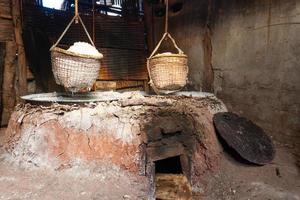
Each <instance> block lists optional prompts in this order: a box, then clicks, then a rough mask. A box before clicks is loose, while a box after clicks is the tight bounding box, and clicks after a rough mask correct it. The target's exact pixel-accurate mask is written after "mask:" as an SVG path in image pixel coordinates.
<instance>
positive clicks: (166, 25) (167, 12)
mask: <svg viewBox="0 0 300 200" xmlns="http://www.w3.org/2000/svg"><path fill="white" fill-rule="evenodd" d="M168 20H169V0H166V17H165V33H167V32H168V28H169V27H168V26H169V21H168Z"/></svg>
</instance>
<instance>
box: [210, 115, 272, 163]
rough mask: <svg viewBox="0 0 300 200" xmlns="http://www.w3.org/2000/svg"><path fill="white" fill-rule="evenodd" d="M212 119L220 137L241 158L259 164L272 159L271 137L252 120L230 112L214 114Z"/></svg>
mask: <svg viewBox="0 0 300 200" xmlns="http://www.w3.org/2000/svg"><path fill="white" fill-rule="evenodd" d="M213 121H214V125H215V127H216V129H217V132H218V134H219V135H220V137H221V138H223V139H224V140H225V142H226V143H227V144H228V145H229V146H230V147H231V148H233V149H234V150H235V151H236V152H237V153H238V154H239V155H240V156H241V157H242V158H244V159H246V160H247V161H249V162H251V163H255V164H259V165H264V164H267V163H270V162H271V161H272V160H273V159H274V156H275V149H274V145H273V143H272V141H271V139H270V138H269V137H268V135H267V134H266V133H265V132H264V131H263V129H262V128H260V127H259V126H257V125H256V124H254V123H253V122H252V121H250V120H248V119H246V118H244V117H240V116H238V115H237V114H234V113H230V112H222V113H217V114H215V115H214V117H213Z"/></svg>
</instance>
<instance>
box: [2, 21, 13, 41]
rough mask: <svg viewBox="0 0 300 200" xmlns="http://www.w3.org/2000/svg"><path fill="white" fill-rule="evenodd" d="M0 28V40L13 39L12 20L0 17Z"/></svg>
mask: <svg viewBox="0 0 300 200" xmlns="http://www.w3.org/2000/svg"><path fill="white" fill-rule="evenodd" d="M0 30H1V31H0V42H5V41H12V40H13V37H14V32H13V30H14V29H13V22H12V20H9V19H3V18H0Z"/></svg>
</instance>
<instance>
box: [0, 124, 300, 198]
mask: <svg viewBox="0 0 300 200" xmlns="http://www.w3.org/2000/svg"><path fill="white" fill-rule="evenodd" d="M3 131H4V129H0V147H1V141H3V138H2V137H3ZM2 153H3V150H2ZM222 168H223V170H222V172H221V173H216V174H215V175H214V178H212V179H211V181H210V182H209V183H207V184H208V185H209V187H208V188H207V190H206V191H202V193H205V194H206V195H205V196H201V197H197V199H199V200H200V199H204V200H219V199H220V200H300V175H299V167H297V165H296V161H295V157H294V156H293V154H291V153H288V151H287V149H286V147H278V148H277V153H276V158H275V160H274V162H273V163H272V164H269V165H266V166H262V167H258V166H251V165H248V164H241V163H240V162H237V161H235V160H234V159H233V158H232V157H231V156H229V155H228V154H227V153H224V159H223V160H222ZM79 172H80V173H79ZM101 172H102V171H101V170H98V171H97V170H96V171H93V172H90V171H85V170H82V169H69V170H64V172H61V171H58V172H49V171H42V170H34V171H32V170H31V171H28V170H22V169H17V168H14V167H12V166H10V165H9V164H7V163H5V162H3V161H0V200H2V199H3V200H6V199H7V200H8V199H14V200H17V199H20V200H21V199H22V200H29V199H30V200H35V199H43V200H52V199H55V200H56V199H82V200H88V199H95V200H97V199H99V200H105V199H112V200H114V199H116V200H120V199H144V197H142V196H143V195H144V194H145V192H146V191H145V190H146V188H141V187H140V186H139V185H138V184H135V180H128V176H126V174H123V173H118V171H117V169H116V172H117V173H112V174H109V175H108V176H109V178H108V176H105V175H103V173H101ZM120 183H122V184H120ZM111 188H117V190H114V191H112V189H111ZM139 191H140V192H139Z"/></svg>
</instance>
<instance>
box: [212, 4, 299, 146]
mask: <svg viewBox="0 0 300 200" xmlns="http://www.w3.org/2000/svg"><path fill="white" fill-rule="evenodd" d="M245 2H247V1H244V4H238V3H237V1H226V2H225V1H223V2H221V4H219V5H218V6H219V7H218V8H217V10H216V11H218V15H217V17H216V18H215V26H214V28H213V39H212V46H213V57H212V65H213V68H214V74H215V81H214V83H215V93H216V94H217V96H219V97H220V98H221V99H223V100H224V101H225V103H226V104H227V106H228V107H229V109H230V110H233V111H235V112H238V113H241V114H243V115H245V116H247V117H248V118H250V119H252V120H253V121H255V122H256V123H258V124H259V125H261V126H262V127H263V128H264V129H265V130H266V131H268V132H269V133H270V134H272V135H274V136H276V137H277V138H280V139H287V140H295V139H297V140H298V141H299V139H300V1H299V0H285V1H280V0H277V1H274V0H267V1H261V0H256V1H252V2H250V1H248V2H249V3H245Z"/></svg>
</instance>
